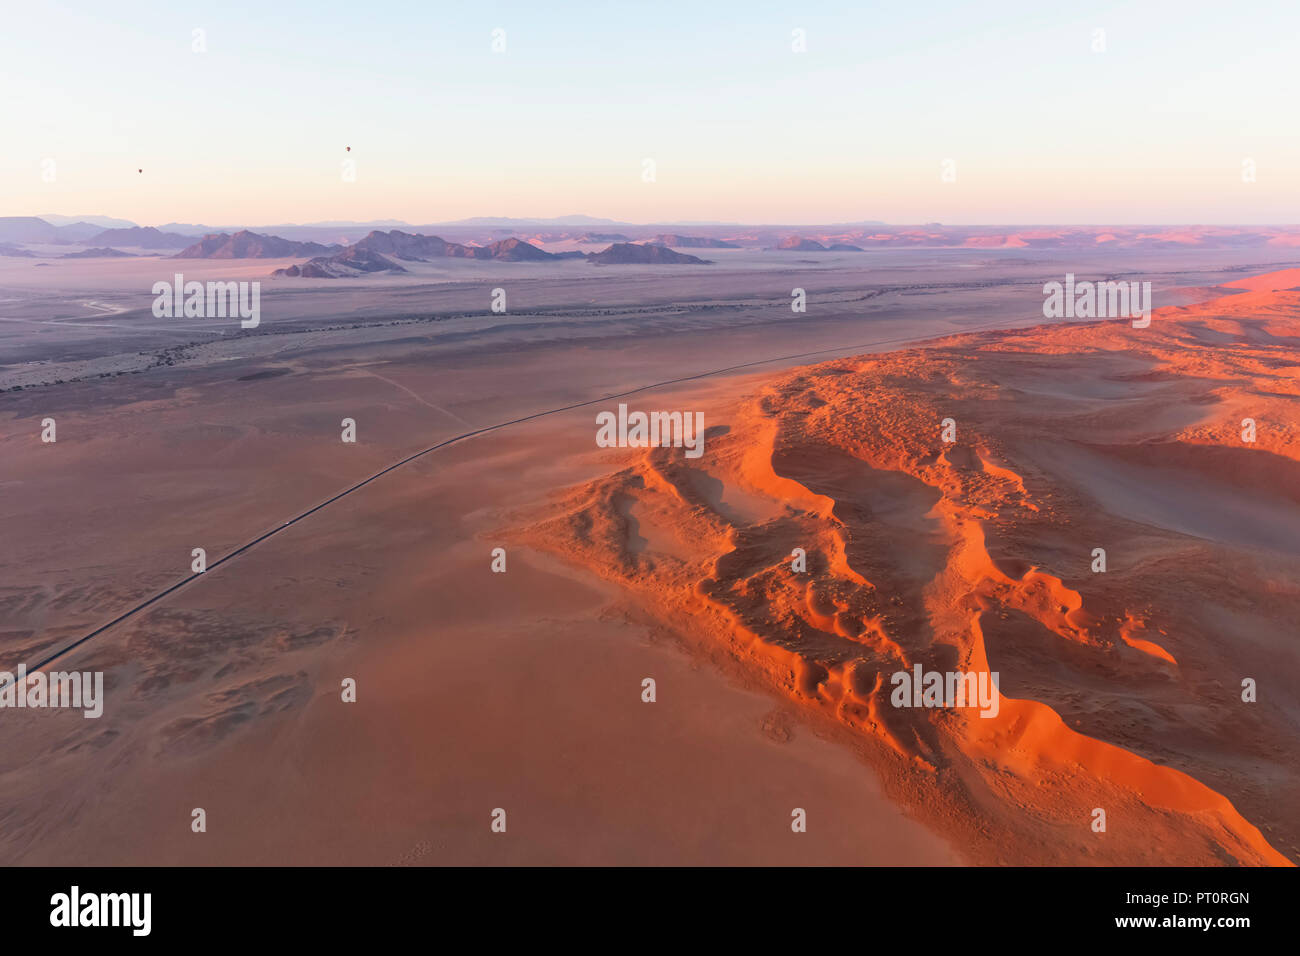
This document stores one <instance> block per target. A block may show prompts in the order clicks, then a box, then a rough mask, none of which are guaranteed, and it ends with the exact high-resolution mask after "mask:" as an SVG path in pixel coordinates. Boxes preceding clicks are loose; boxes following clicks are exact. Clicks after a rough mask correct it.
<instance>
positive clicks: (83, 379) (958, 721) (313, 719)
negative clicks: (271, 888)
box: [0, 245, 1300, 865]
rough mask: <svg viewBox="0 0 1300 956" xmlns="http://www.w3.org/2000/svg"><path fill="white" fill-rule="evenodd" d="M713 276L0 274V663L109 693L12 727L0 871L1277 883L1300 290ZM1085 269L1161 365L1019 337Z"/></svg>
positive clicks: (840, 262)
mask: <svg viewBox="0 0 1300 956" xmlns="http://www.w3.org/2000/svg"><path fill="white" fill-rule="evenodd" d="M708 255H709V257H710V258H711V259H712V260H714V262H713V265H711V266H708V267H707V268H704V267H700V268H696V267H681V266H619V267H615V266H593V265H591V264H589V263H587V262H583V261H564V262H558V263H528V262H463V261H447V262H443V263H440V264H437V265H430V264H421V265H414V264H413V265H410V266H409V271H408V273H407V274H405V275H384V276H375V277H359V278H355V279H333V280H324V281H317V282H313V281H312V280H307V279H275V280H272V279H269V278H268V275H269V272H270V271H271V270H272V269H273V268H277V267H283V266H286V265H289V264H291V263H292V262H293V261H296V260H291V259H286V260H284V261H283V262H279V261H268V260H265V259H258V260H238V259H237V260H186V261H183V262H180V261H178V260H173V259H170V258H164V257H161V256H140V257H137V258H130V259H104V260H99V259H95V260H55V261H46V262H44V264H43V265H39V264H38V263H37V262H36V261H33V260H30V259H0V526H2V527H3V529H4V534H3V536H0V655H2V657H0V668H4V669H8V670H13V669H14V668H15V667H17V665H18V664H19V663H26V664H28V665H32V664H34V663H36V662H39V661H42V660H45V659H47V658H51V657H52V656H53V657H54V658H55V659H56V660H57V666H58V667H63V668H68V669H77V670H89V671H102V672H103V673H104V675H105V677H104V679H105V688H106V691H105V708H104V714H103V716H102V717H99V718H97V719H86V718H84V717H83V716H82V714H81V713H80V712H75V711H66V710H25V711H17V710H9V711H7V712H5V713H3V715H2V717H0V815H2V818H3V823H4V826H3V828H0V860H2V861H3V862H4V863H6V864H7V865H48V864H70V865H83V864H92V865H101V864H277V863H288V864H368V865H386V864H396V865H408V864H414V865H445V864H651V865H670V864H760V863H777V864H845V865H860V864H893V865H960V864H1138V865H1151V864H1245V865H1287V864H1290V863H1294V862H1296V861H1297V860H1300V813H1298V812H1297V810H1298V809H1300V762H1298V761H1297V759H1296V753H1297V744H1298V743H1300V704H1298V703H1297V697H1296V694H1295V692H1294V688H1295V687H1296V686H1297V685H1298V684H1300V655H1298V654H1297V648H1296V643H1295V621H1296V619H1297V614H1298V612H1300V544H1298V542H1300V464H1298V463H1297V461H1298V459H1300V428H1298V427H1297V425H1296V422H1297V415H1296V412H1297V396H1298V394H1300V393H1298V391H1297V390H1298V389H1300V291H1297V289H1300V273H1298V272H1297V271H1296V269H1295V267H1296V265H1297V261H1296V258H1295V250H1294V248H1293V247H1289V246H1278V247H1270V248H1267V249H1262V248H1258V247H1252V248H1241V249H1237V248H1231V247H1224V246H1215V247H1212V248H1199V247H1196V246H1194V245H1193V246H1188V247H1186V248H1184V247H1175V248H1158V249H1144V250H1142V251H1140V252H1138V253H1135V252H1134V251H1133V250H1132V249H1126V250H1118V249H1115V250H1107V249H1105V248H1097V249H1091V248H1090V249H1082V250H1081V249H1075V248H1070V249H1046V250H1039V249H1024V248H960V249H908V248H901V249H894V248H886V249H873V250H869V251H867V252H857V253H844V254H838V253H828V254H824V255H819V256H815V257H812V258H805V257H800V256H798V255H795V256H792V255H791V254H790V253H788V252H777V251H762V250H751V249H739V250H729V249H723V250H713V249H710V250H708ZM178 271H181V272H184V274H185V276H186V278H187V279H196V280H200V281H203V280H205V279H208V278H211V279H219V280H221V281H229V280H248V281H255V280H256V281H261V282H262V304H261V310H262V318H261V322H260V325H259V326H258V327H257V328H256V329H253V330H241V329H240V328H239V325H238V323H237V322H230V321H223V320H214V319H198V318H192V319H185V318H177V319H159V318H157V317H155V316H154V315H153V314H152V312H151V310H150V303H151V302H152V298H153V297H152V296H151V295H150V294H149V288H150V286H151V284H152V283H153V282H154V281H156V280H159V279H170V278H171V276H172V274H173V273H174V272H178ZM1067 272H1072V273H1079V274H1089V275H1093V276H1098V277H1100V276H1112V275H1124V276H1132V277H1138V278H1141V279H1143V280H1146V281H1150V282H1151V283H1152V286H1153V291H1154V300H1155V305H1156V311H1155V313H1154V316H1153V318H1152V322H1151V324H1150V326H1149V327H1148V328H1144V329H1136V328H1133V327H1132V325H1131V324H1130V323H1129V322H1127V321H1125V320H1114V319H1111V320H1104V321H1097V322H1051V323H1049V322H1047V321H1046V320H1045V319H1044V316H1043V312H1042V305H1043V291H1042V288H1043V283H1044V282H1046V281H1049V280H1054V279H1055V280H1059V279H1060V278H1061V277H1062V276H1063V275H1064V274H1065V273H1067ZM495 288H503V289H505V290H506V292H507V295H508V301H509V306H508V308H507V310H506V311H505V312H503V313H494V312H492V311H490V309H489V302H490V299H491V292H492V290H493V289H495ZM796 288H801V289H803V290H805V292H806V297H807V311H806V312H803V313H795V312H792V310H791V295H792V290H793V289H796ZM620 402H623V403H627V404H628V405H629V406H632V407H636V408H642V409H647V410H650V409H660V410H690V411H692V412H694V411H699V412H702V413H703V417H704V422H705V425H706V432H705V435H706V441H705V448H704V453H703V455H702V456H701V457H699V458H698V459H688V458H686V457H685V456H683V455H682V453H681V450H680V449H673V448H650V449H637V448H619V449H608V448H601V447H599V446H598V445H597V444H596V442H595V441H594V436H595V432H596V426H595V416H596V414H597V413H598V412H600V411H602V410H606V409H613V408H615V407H616V406H617V404H618V403H620ZM47 418H53V419H55V421H56V422H57V441H55V442H43V441H42V440H41V435H42V427H43V426H42V423H43V421H44V420H45V419H47ZM1247 418H1249V419H1251V420H1252V421H1253V422H1254V423H1255V425H1256V428H1257V432H1256V434H1255V436H1254V440H1253V441H1251V442H1245V441H1243V439H1242V434H1241V433H1242V421H1243V420H1244V419H1247ZM344 419H351V420H353V421H354V422H355V427H356V435H357V441H356V442H355V443H344V442H342V441H341V440H340V431H341V422H342V421H343V420H344ZM944 419H951V420H952V421H953V422H954V423H955V428H956V439H955V441H952V442H945V441H943V440H942V438H941V422H942V421H943V420H944ZM399 462H401V463H402V464H400V465H398V463H399ZM394 465H398V466H397V467H391V466H394ZM345 492H346V493H345ZM341 493H342V494H341ZM327 502H328V503H327ZM322 505H323V506H322ZM318 506H322V507H318ZM252 542H256V544H253V545H252V546H251V547H245V546H246V545H250V543H252ZM194 548H203V549H204V550H205V552H206V554H207V556H208V558H207V560H208V564H209V565H210V566H211V565H215V566H211V567H210V568H209V570H207V571H206V572H204V573H202V574H197V575H196V574H193V573H192V571H191V554H192V550H193V549H194ZM498 548H500V549H504V554H505V562H506V570H505V571H504V573H502V572H500V571H494V570H493V567H492V566H493V562H494V558H493V552H494V549H498ZM795 548H802V549H803V550H804V551H805V552H806V554H807V558H808V567H807V571H806V572H804V573H796V572H793V571H792V570H791V568H790V559H791V552H792V550H793V549H795ZM1096 548H1103V549H1104V550H1105V553H1106V560H1107V566H1106V569H1105V571H1104V572H1100V573H1099V572H1097V571H1095V570H1094V569H1093V568H1094V562H1095V557H1094V549H1096ZM241 549H242V550H241ZM225 556H230V557H229V558H228V559H225V560H221V559H223V558H225ZM219 560H220V563H219V564H217V563H216V562H218V561H219ZM176 585H180V586H179V587H175V589H174V590H169V589H172V588H173V587H174V586H176ZM164 592H165V593H164ZM121 615H126V616H125V617H122V619H121V620H118V621H117V622H116V623H113V624H111V626H108V627H105V625H106V624H109V623H110V622H113V621H114V620H115V619H116V618H118V617H119V616H121ZM916 665H920V666H921V667H922V668H923V669H936V668H937V669H939V670H945V669H954V668H955V669H960V670H967V671H980V672H992V671H996V672H998V674H999V675H1000V691H1001V708H1000V711H999V713H998V714H997V716H995V717H992V718H983V717H980V716H979V715H978V713H976V712H971V711H965V710H958V711H954V710H949V709H944V708H939V709H934V710H928V709H915V710H900V709H898V708H894V707H891V705H890V703H889V698H890V690H891V687H890V683H889V681H890V675H891V674H893V673H895V672H897V671H899V670H910V669H911V668H913V667H914V666H916ZM51 666H54V665H51ZM647 678H651V679H653V680H654V682H655V700H654V702H653V703H647V702H646V701H645V700H644V699H643V686H644V685H643V682H644V681H645V679H647ZM1246 678H1250V679H1252V680H1253V681H1255V682H1256V683H1257V695H1258V696H1257V699H1256V700H1254V701H1252V702H1245V701H1243V699H1242V680H1243V679H1246ZM345 680H352V681H354V682H355V687H356V700H355V702H345V701H344V700H343V699H341V693H340V687H341V683H342V682H343V681H345ZM195 808H202V809H203V810H204V811H205V815H206V820H207V827H206V832H203V833H195V832H193V831H192V829H191V819H192V812H193V810H194V809H195ZM1097 808H1103V809H1105V811H1106V819H1107V827H1106V830H1105V831H1104V832H1098V831H1096V830H1095V829H1094V828H1093V826H1092V825H1091V824H1092V822H1093V819H1094V811H1095V810H1096V809H1097ZM498 809H503V810H504V811H505V812H506V815H507V818H508V827H507V829H506V832H504V833H501V832H494V831H493V830H492V828H491V827H490V823H491V819H492V814H493V812H494V811H495V810H498ZM795 809H799V810H803V811H804V813H805V815H806V820H807V826H806V831H805V832H794V831H792V828H791V816H792V811H794V810H795Z"/></svg>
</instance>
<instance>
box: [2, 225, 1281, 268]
mask: <svg viewBox="0 0 1300 956" xmlns="http://www.w3.org/2000/svg"><path fill="white" fill-rule="evenodd" d="M593 245H594V246H595V247H596V248H597V249H600V248H601V247H602V246H604V247H605V248H604V249H603V250H602V251H599V252H596V253H595V255H594V256H587V255H586V253H585V252H584V251H580V250H581V247H583V246H593ZM58 246H71V247H72V249H71V250H70V251H72V252H73V253H77V252H78V251H79V250H81V249H84V248H86V247H90V248H91V249H94V250H99V252H98V253H97V254H98V255H102V254H105V253H104V250H113V251H114V252H116V251H117V250H119V249H123V248H125V249H128V250H130V251H131V252H132V253H135V252H140V253H141V254H144V255H149V254H150V253H155V254H168V255H171V254H174V255H176V256H177V257H179V258H203V259H246V258H280V259H295V258H302V259H308V260H311V261H310V262H303V263H300V264H299V267H298V268H299V273H300V274H301V273H302V272H303V270H304V269H306V273H307V274H309V275H312V274H317V273H319V274H320V275H322V276H324V275H334V274H338V275H359V274H364V273H367V272H375V271H395V270H397V269H400V268H401V266H400V263H402V262H404V261H420V260H434V259H440V258H464V259H476V260H487V259H492V260H497V261H506V262H546V261H552V260H555V259H564V258H579V257H586V258H588V259H589V261H592V262H593V263H596V264H602V263H628V264H635V263H676V264H693V263H690V259H691V258H693V257H687V258H686V259H684V260H683V259H675V258H673V257H672V256H665V255H664V254H663V253H656V252H653V251H644V250H643V248H642V247H647V246H652V247H658V248H661V249H667V250H669V251H671V250H679V251H685V250H692V249H719V250H727V249H734V250H750V251H753V252H757V251H762V250H771V251H776V252H780V253H788V252H796V253H815V254H826V253H832V254H835V253H848V252H861V251H865V250H872V249H903V248H911V249H953V248H965V249H987V250H990V251H994V250H1023V251H1025V252H1033V251H1035V250H1042V251H1048V250H1060V249H1077V250H1080V251H1087V250H1089V249H1099V248H1107V249H1116V248H1120V249H1147V250H1155V249H1180V248H1189V247H1197V248H1217V249H1250V248H1278V247H1283V248H1288V249H1300V227H1297V226H1204V225H1199V226H1198V225H1192V226H1166V225H1152V226H1143V225H1126V226H1110V227H1103V226H1078V225H1064V226H1061V225H1057V226H1005V225H1004V226H998V225H984V226H952V225H947V226H945V225H942V224H940V223H925V224H923V225H911V226H888V225H884V224H881V223H875V222H850V223H831V224H826V225H816V226H789V225H786V226H782V225H739V224H734V223H732V224H725V223H722V224H717V223H699V224H694V225H691V226H690V227H689V229H688V228H687V227H686V224H684V223H676V224H673V223H660V224H640V225H637V224H633V223H622V222H619V221H617V220H612V219H601V218H597V217H594V216H580V215H574V216H559V217H554V218H516V219H511V218H504V217H476V218H472V219H462V220H457V221H456V222H453V223H444V224H440V225H431V226H408V225H406V224H405V223H402V222H399V221H397V220H384V221H382V222H381V223H377V224H376V223H371V224H366V223H354V222H349V221H344V220H336V221H323V222H314V223H307V224H302V225H295V224H284V225H282V226H269V227H268V226H261V227H257V228H255V229H250V228H246V227H243V226H230V227H218V228H213V227H210V226H205V225H198V224H192V223H168V224H165V225H163V226H159V227H154V226H139V225H137V224H135V223H132V222H129V221H127V220H123V219H112V218H110V217H107V216H99V215H95V216H84V217H76V216H60V215H56V216H51V217H49V218H48V219H46V218H43V217H37V216H8V217H0V255H3V256H6V257H20V258H43V257H44V258H51V257H55V256H57V255H58V254H59V253H61V252H62V251H63V250H58V249H56V248H51V247H58ZM623 247H628V248H623ZM349 250H356V251H352V252H349ZM363 252H364V253H367V255H362V253H363ZM344 253H347V254H346V255H344ZM74 257H75V258H92V257H93V256H92V255H90V254H87V255H85V256H81V255H76V256H74ZM375 257H382V258H375ZM718 258H719V259H720V260H721V259H723V257H722V256H719V257H718ZM317 260H319V261H317ZM699 261H703V260H699Z"/></svg>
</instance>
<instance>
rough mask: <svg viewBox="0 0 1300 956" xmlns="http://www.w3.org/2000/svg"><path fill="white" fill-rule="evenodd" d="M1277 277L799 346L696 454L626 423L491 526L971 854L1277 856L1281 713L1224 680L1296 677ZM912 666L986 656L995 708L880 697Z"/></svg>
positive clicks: (1286, 794)
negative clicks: (800, 731)
mask: <svg viewBox="0 0 1300 956" xmlns="http://www.w3.org/2000/svg"><path fill="white" fill-rule="evenodd" d="M1297 286H1300V270H1294V269H1292V270H1285V271H1280V272H1275V273H1270V274H1268V275H1263V276H1258V277H1254V278H1250V279H1245V280H1241V281H1236V282H1231V283H1227V287H1228V288H1230V289H1245V290H1247V291H1245V292H1241V293H1237V294H1229V295H1225V296H1224V297H1222V298H1217V299H1214V300H1212V301H1210V302H1206V303H1203V304H1200V305H1195V306H1188V307H1179V308H1168V309H1164V310H1159V311H1157V312H1156V314H1155V316H1154V319H1153V321H1152V323H1151V325H1150V327H1149V328H1147V329H1142V330H1137V329H1133V328H1132V327H1130V325H1129V323H1128V322H1126V321H1112V322H1100V323H1093V324H1077V323H1067V324H1057V325H1052V326H1041V327H1037V328H1031V329H1026V330H1022V331H1012V332H998V333H978V334H971V335H963V336H957V337H953V338H949V339H945V340H942V341H940V342H937V343H936V344H934V345H932V346H929V347H926V348H915V349H909V350H906V351H901V352H894V353H891V354H885V355H876V356H866V357H860V358H854V359H846V360H835V361H831V362H827V363H825V364H821V365H815V366H811V367H808V368H804V369H800V370H797V371H795V372H792V373H788V374H785V375H783V376H780V377H779V378H777V379H775V380H774V381H771V382H770V383H768V384H766V385H764V386H763V387H762V388H760V389H759V390H758V391H757V392H756V393H754V394H749V395H743V396H742V395H739V394H738V395H736V396H735V397H734V400H732V402H731V403H730V406H729V408H728V410H727V412H726V414H724V415H722V416H721V417H718V416H716V415H715V416H714V417H713V418H712V422H713V428H712V431H711V432H710V433H709V436H708V442H707V448H706V452H705V454H704V456H703V458H701V459H700V460H699V461H696V462H692V461H689V460H686V459H684V458H683V456H682V455H681V454H680V452H677V451H675V450H674V449H669V448H654V449H649V450H643V451H639V452H637V451H633V452H625V453H623V455H622V457H619V458H618V459H611V460H610V466H611V467H612V468H613V470H611V471H610V472H609V473H608V474H605V475H603V476H602V477H599V478H596V479H594V480H592V481H589V482H585V483H582V484H580V485H577V486H575V487H572V488H569V489H567V490H566V491H564V492H561V493H557V494H556V496H555V497H554V499H553V501H552V502H551V503H550V504H548V505H547V506H546V507H544V508H541V509H537V510H534V511H533V512H531V513H530V514H528V515H526V516H523V517H522V519H521V520H522V522H523V524H522V526H521V527H519V528H518V529H517V530H516V531H515V540H517V541H520V542H525V543H528V544H530V545H532V546H533V547H536V548H539V549H542V550H546V551H548V552H552V553H554V554H556V555H558V556H560V557H562V558H563V559H564V560H565V561H567V562H569V563H571V564H573V565H576V566H578V567H581V568H583V569H586V570H587V571H589V572H591V573H592V574H595V575H598V576H600V577H602V578H605V579H607V580H609V581H613V582H615V583H617V584H618V585H620V586H622V587H623V588H625V589H626V590H627V591H628V592H629V593H630V594H632V595H634V596H635V598H636V599H637V601H638V602H639V603H640V604H641V605H643V606H644V608H645V609H646V610H647V611H648V612H649V613H651V614H652V615H654V616H655V617H656V618H657V619H659V620H661V621H662V622H664V624H665V625H666V626H669V627H671V628H673V629H674V630H675V631H676V632H677V633H678V634H679V635H680V637H681V638H682V640H683V641H684V642H685V643H686V644H687V645H688V646H691V647H693V648H694V649H695V650H696V651H697V652H700V653H703V654H705V655H707V656H710V657H713V658H714V659H716V660H718V661H720V662H723V663H726V664H729V665H731V666H733V668H735V669H737V670H738V671H739V672H741V673H742V674H747V675H751V676H752V677H754V678H756V679H757V680H758V682H759V683H760V684H761V685H762V686H764V687H766V688H767V689H768V691H769V692H771V693H775V694H777V695H780V696H782V697H785V698H788V699H789V700H791V701H793V702H796V703H797V705H798V706H799V707H801V708H803V709H805V710H806V711H809V712H821V713H822V714H824V715H830V716H831V717H833V719H834V720H836V721H837V722H839V723H840V724H842V725H844V726H845V727H847V728H850V729H851V730H852V731H853V733H854V734H855V735H856V740H857V742H858V744H859V746H860V748H861V751H862V753H863V754H864V755H865V756H866V758H867V759H868V760H869V761H870V763H871V764H872V765H873V766H874V767H875V768H876V769H877V770H878V771H879V773H880V774H881V775H882V777H883V779H884V781H885V786H886V790H887V792H889V793H890V794H891V795H893V796H894V797H896V798H897V799H899V800H900V801H902V802H903V803H904V804H905V805H906V806H907V807H908V808H909V809H910V811H911V813H912V814H913V815H915V816H916V817H917V818H919V819H921V820H923V821H925V822H927V823H928V824H930V825H931V826H933V827H935V828H936V829H938V830H939V831H940V832H943V833H945V834H946V835H948V836H949V837H950V838H951V839H952V840H953V841H954V843H955V844H956V845H958V846H960V847H962V848H963V849H964V850H965V851H966V852H967V853H968V854H969V856H970V858H971V859H972V860H974V861H977V862H1015V863H1037V864H1063V863H1069V864H1078V863H1096V864H1138V865H1149V864H1156V863H1160V864H1187V865H1191V864H1214V863H1240V864H1270V865H1277V864H1286V863H1288V858H1289V859H1291V860H1294V859H1295V858H1296V857H1297V853H1300V849H1298V847H1300V828H1298V825H1297V820H1300V813H1297V810H1300V803H1298V801H1297V798H1296V796H1295V794H1296V793H1297V792H1300V791H1298V790H1297V786H1296V784H1297V783H1298V782H1300V780H1298V779H1297V778H1298V777H1300V768H1298V767H1297V765H1296V761H1295V760H1294V749H1293V728H1292V726H1291V725H1290V720H1291V718H1290V717H1289V716H1288V714H1287V712H1286V711H1285V709H1284V708H1281V707H1278V706H1274V705H1264V704H1256V705H1245V706H1243V704H1242V698H1241V695H1242V681H1243V679H1246V678H1250V679H1252V680H1254V681H1256V682H1258V684H1259V686H1260V688H1261V691H1260V692H1261V694H1267V695H1269V696H1270V697H1274V699H1275V702H1276V696H1281V695H1286V694H1288V693H1289V690H1288V689H1289V688H1290V687H1293V686H1295V684H1296V682H1297V681H1300V670H1298V669H1297V666H1296V661H1295V657H1294V655H1292V654H1289V653H1288V652H1287V648H1288V647H1289V646H1290V643H1291V642H1292V641H1293V640H1294V629H1293V622H1294V620H1295V610H1296V608H1297V602H1298V601H1300V564H1298V563H1297V555H1300V514H1297V511H1296V505H1297V504H1300V431H1297V429H1296V427H1295V426H1294V424H1293V423H1292V421H1291V419H1290V417H1289V411H1290V410H1291V409H1292V408H1293V407H1294V403H1295V401H1296V399H1297V397H1300V288H1297ZM1225 291H1226V290H1225ZM948 418H950V419H952V420H953V422H954V423H955V427H956V441H955V442H950V443H945V442H943V441H942V440H941V437H940V436H941V425H940V423H941V421H943V420H944V419H948ZM1245 418H1250V419H1252V420H1253V421H1254V423H1255V424H1256V426H1257V437H1256V438H1255V440H1254V441H1253V442H1246V441H1243V436H1242V431H1243V419H1245ZM1103 546H1104V551H1105V559H1106V561H1107V564H1106V567H1105V570H1104V571H1098V570H1094V564H1095V555H1094V548H1098V547H1103ZM796 548H802V549H804V550H805V551H806V554H807V572H806V573H802V574H800V573H795V572H793V571H792V570H791V562H792V551H793V549H796ZM918 663H919V664H923V665H924V666H925V667H927V668H937V669H939V670H945V669H957V670H964V671H977V672H979V671H989V670H993V671H997V672H999V673H1000V675H1001V692H1002V702H1001V709H1000V712H999V713H998V714H997V715H996V716H994V717H991V718H989V717H982V716H981V715H980V713H979V711H978V710H976V709H970V708H967V709H957V710H947V709H944V710H937V711H935V710H925V709H901V708H897V707H893V706H891V704H890V690H891V686H890V675H891V674H893V673H895V672H898V671H907V670H910V669H911V668H913V666H914V665H916V664H918ZM1096 808H1103V809H1104V810H1105V813H1106V819H1107V823H1108V827H1107V832H1105V833H1101V834H1099V833H1094V832H1091V831H1090V829H1089V827H1088V825H1087V823H1088V821H1089V819H1090V817H1091V815H1092V814H1093V813H1094V810H1095V809H1096ZM1012 848H1014V850H1013V849H1012Z"/></svg>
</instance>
